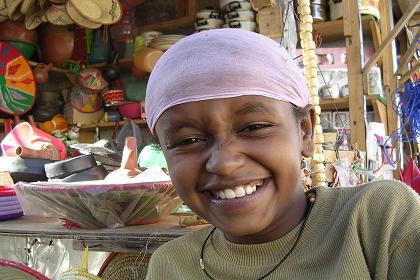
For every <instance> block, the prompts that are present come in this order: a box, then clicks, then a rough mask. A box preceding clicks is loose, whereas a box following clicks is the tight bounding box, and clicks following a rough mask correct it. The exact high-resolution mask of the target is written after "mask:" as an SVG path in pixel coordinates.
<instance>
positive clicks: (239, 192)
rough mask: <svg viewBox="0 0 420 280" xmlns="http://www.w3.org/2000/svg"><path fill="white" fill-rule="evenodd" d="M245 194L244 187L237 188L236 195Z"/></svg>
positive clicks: (241, 195)
mask: <svg viewBox="0 0 420 280" xmlns="http://www.w3.org/2000/svg"><path fill="white" fill-rule="evenodd" d="M245 195H246V193H245V189H244V188H243V187H237V188H235V196H236V197H243V196H245Z"/></svg>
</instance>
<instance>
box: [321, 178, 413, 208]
mask: <svg viewBox="0 0 420 280" xmlns="http://www.w3.org/2000/svg"><path fill="white" fill-rule="evenodd" d="M318 193H319V194H320V195H321V196H324V197H325V198H327V199H328V198H329V199H335V200H338V201H341V202H342V203H349V202H350V203H369V204H370V205H372V204H383V203H385V202H393V205H399V204H406V203H407V202H413V203H414V204H417V206H418V203H419V202H420V196H419V195H418V194H416V193H415V192H414V190H413V189H412V188H410V187H409V186H407V185H405V184H404V183H402V182H401V181H397V180H380V181H373V182H369V183H365V184H362V185H359V186H356V187H353V188H322V189H320V190H317V194H318ZM416 202H417V203H416Z"/></svg>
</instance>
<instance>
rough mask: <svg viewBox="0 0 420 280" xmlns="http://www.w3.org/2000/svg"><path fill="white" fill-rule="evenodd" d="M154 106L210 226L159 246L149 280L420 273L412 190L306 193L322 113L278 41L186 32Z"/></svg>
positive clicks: (382, 186) (172, 155)
mask: <svg viewBox="0 0 420 280" xmlns="http://www.w3.org/2000/svg"><path fill="white" fill-rule="evenodd" d="M146 114H147V121H148V125H149V127H150V129H151V131H152V133H154V135H155V136H156V137H157V138H158V140H159V142H160V145H161V146H162V151H163V153H164V155H165V158H166V160H167V163H168V169H169V172H170V176H171V179H172V182H173V185H174V187H175V188H176V191H177V193H178V194H179V195H180V197H181V198H182V199H183V200H184V202H185V203H186V204H187V205H188V206H189V207H190V208H191V209H192V210H193V211H194V212H196V213H197V214H198V215H200V216H201V217H203V218H205V219H206V220H208V221H209V222H210V223H211V224H212V226H210V227H208V228H205V229H203V230H199V231H197V232H194V233H193V234H190V235H187V236H184V237H182V238H179V239H176V240H174V241H172V242H169V243H167V244H165V245H163V246H162V247H160V248H159V249H158V250H157V251H156V252H155V253H154V255H153V257H152V260H151V263H150V267H149V272H148V276H147V279H159V280H160V279H229V280H231V279H232V280H234V279H241V280H242V279H370V278H373V279H414V278H415V277H416V275H417V276H419V275H418V273H419V271H418V261H416V260H418V259H419V250H414V249H413V248H419V247H420V241H419V240H420V222H419V218H418V217H419V216H420V207H419V198H418V197H417V196H415V195H414V193H413V192H412V191H411V189H409V188H408V187H406V186H405V185H402V184H401V183H398V182H396V181H383V182H375V183H370V184H367V185H365V186H360V187H357V188H351V189H350V188H349V189H329V188H316V189H314V190H313V191H312V192H311V193H305V192H304V188H303V184H302V180H301V170H300V163H301V158H302V156H305V157H309V156H311V155H312V153H313V149H314V144H313V127H314V122H313V120H314V114H313V111H312V110H311V106H310V105H309V98H308V92H307V88H306V86H305V80H304V79H303V77H302V75H301V73H300V69H298V67H297V66H296V64H295V63H294V61H293V60H292V59H291V58H290V57H289V55H288V54H287V52H286V51H285V50H284V49H283V48H282V47H280V46H279V45H278V44H277V43H276V42H274V41H272V40H271V39H269V38H266V37H264V36H262V35H259V34H256V33H252V32H247V31H243V30H237V29H220V30H212V31H206V32H202V33H198V34H194V35H191V36H189V37H187V38H185V39H183V40H181V41H180V42H178V43H177V44H176V45H174V46H173V47H171V48H170V49H169V50H168V51H167V52H166V53H165V54H164V55H163V56H162V58H161V59H160V60H159V62H158V63H157V65H156V66H155V69H154V70H153V72H152V74H151V77H150V79H149V83H148V88H147V95H146ZM401 277H402V278H401Z"/></svg>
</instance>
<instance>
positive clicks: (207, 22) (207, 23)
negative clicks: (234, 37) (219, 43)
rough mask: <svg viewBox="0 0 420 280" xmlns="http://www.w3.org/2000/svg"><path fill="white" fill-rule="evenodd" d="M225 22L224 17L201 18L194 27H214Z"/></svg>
mask: <svg viewBox="0 0 420 280" xmlns="http://www.w3.org/2000/svg"><path fill="white" fill-rule="evenodd" d="M223 23H225V21H224V20H222V19H217V18H207V19H203V18H199V19H197V20H196V21H195V23H194V27H195V29H196V30H198V29H203V28H207V29H213V28H219V27H221V26H222V25H223Z"/></svg>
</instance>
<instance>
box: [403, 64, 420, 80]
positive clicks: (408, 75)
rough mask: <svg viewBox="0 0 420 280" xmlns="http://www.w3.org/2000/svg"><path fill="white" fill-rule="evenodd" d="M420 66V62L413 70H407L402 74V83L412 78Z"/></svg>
mask: <svg viewBox="0 0 420 280" xmlns="http://www.w3.org/2000/svg"><path fill="white" fill-rule="evenodd" d="M419 68H420V63H417V64H416V65H415V66H414V67H413V68H411V70H409V71H407V72H405V73H404V74H402V77H401V78H400V79H399V82H400V83H405V82H406V81H408V80H409V79H410V78H411V75H413V74H414V73H415V72H416V71H418V70H419Z"/></svg>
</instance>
